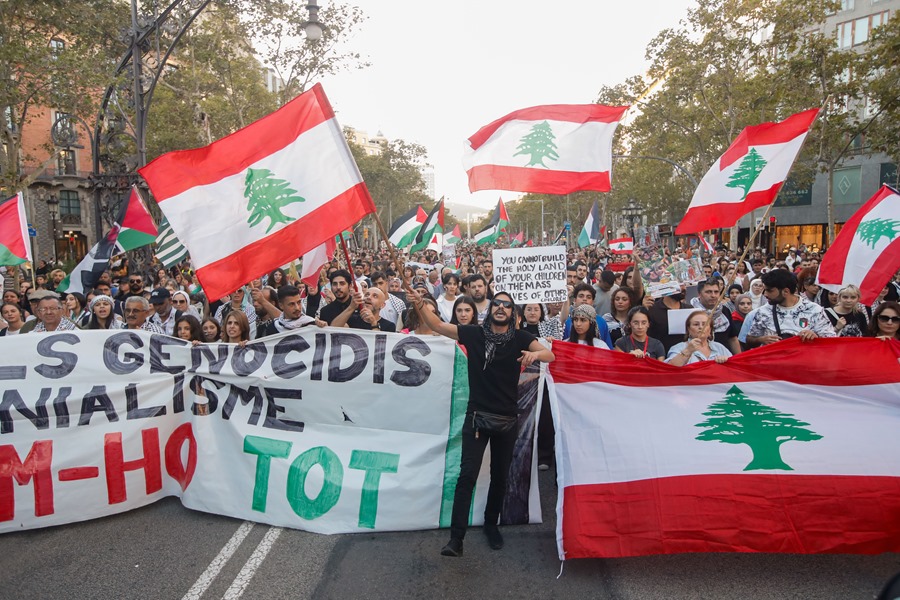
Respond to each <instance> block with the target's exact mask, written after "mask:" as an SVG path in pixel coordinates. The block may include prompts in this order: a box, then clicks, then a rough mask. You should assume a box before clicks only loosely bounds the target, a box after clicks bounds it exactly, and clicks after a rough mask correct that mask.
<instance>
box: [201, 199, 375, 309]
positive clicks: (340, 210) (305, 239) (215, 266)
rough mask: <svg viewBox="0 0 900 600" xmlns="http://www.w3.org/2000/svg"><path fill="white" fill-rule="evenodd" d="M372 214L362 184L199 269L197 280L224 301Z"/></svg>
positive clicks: (369, 202) (213, 295)
mask: <svg viewBox="0 0 900 600" xmlns="http://www.w3.org/2000/svg"><path fill="white" fill-rule="evenodd" d="M371 212H374V208H373V207H372V199H371V197H370V196H369V192H368V190H367V189H366V185H365V184H364V183H359V184H357V185H355V186H353V187H352V188H350V189H348V190H347V191H346V192H344V193H342V194H341V195H339V196H337V197H335V198H333V199H331V200H329V201H328V202H327V203H326V204H324V205H323V206H322V207H321V208H318V209H316V210H315V211H314V212H312V213H310V214H308V215H306V216H305V217H303V218H302V219H298V220H296V221H294V222H293V223H291V224H290V225H288V226H287V227H285V228H284V229H281V230H279V231H277V232H275V233H273V234H271V235H269V236H267V237H265V238H263V239H261V240H257V241H256V242H253V243H252V244H250V245H249V246H244V247H243V248H241V249H240V250H239V251H237V252H235V253H234V254H232V255H231V256H228V257H226V258H223V259H221V260H218V261H216V262H214V263H211V264H209V265H206V266H205V267H202V268H200V269H197V278H198V279H199V280H200V285H201V286H202V287H203V289H204V291H206V295H207V297H208V298H210V300H216V299H219V298H222V297H224V296H225V295H226V294H230V293H231V292H233V291H234V290H236V289H237V288H238V287H240V286H241V285H243V284H245V283H247V282H248V281H250V280H251V279H255V278H257V277H261V276H262V275H263V274H264V273H266V272H267V271H271V265H273V264H286V263H289V262H291V261H292V260H295V259H297V258H298V256H300V255H303V254H305V253H306V252H309V251H310V250H312V249H313V248H315V247H317V246H319V245H320V244H321V243H322V242H324V241H325V239H327V237H330V236H333V235H334V233H333V232H334V223H335V222H341V223H343V222H347V221H350V222H356V221H359V220H360V219H362V218H363V217H364V216H366V215H367V214H369V213H371ZM323 234H325V235H326V237H325V238H322V237H321V236H322V235H323ZM297 240H301V241H300V242H298V241H297Z"/></svg>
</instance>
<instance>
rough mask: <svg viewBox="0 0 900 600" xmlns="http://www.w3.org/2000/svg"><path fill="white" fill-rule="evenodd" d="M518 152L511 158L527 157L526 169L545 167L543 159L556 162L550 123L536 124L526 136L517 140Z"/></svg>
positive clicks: (554, 138)
mask: <svg viewBox="0 0 900 600" xmlns="http://www.w3.org/2000/svg"><path fill="white" fill-rule="evenodd" d="M516 150H517V151H518V152H516V153H515V154H513V156H519V155H528V156H530V159H529V161H528V164H527V165H525V166H526V167H535V166H537V165H540V166H542V167H546V166H547V165H545V164H544V159H545V158H546V159H548V160H558V159H559V154H557V152H556V136H555V135H553V128H552V127H550V123H549V122H547V121H543V122H541V123H536V124H535V125H534V126H533V127H532V128H531V131H529V132H528V133H527V134H525V135H524V136H522V139H521V140H519V146H518V147H517V148H516Z"/></svg>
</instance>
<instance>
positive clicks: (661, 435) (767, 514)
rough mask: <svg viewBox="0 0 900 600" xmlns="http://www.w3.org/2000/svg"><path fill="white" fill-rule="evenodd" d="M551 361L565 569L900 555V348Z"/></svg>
mask: <svg viewBox="0 0 900 600" xmlns="http://www.w3.org/2000/svg"><path fill="white" fill-rule="evenodd" d="M553 352H554V354H555V355H556V361H555V362H553V363H551V365H550V373H551V375H552V382H551V384H550V387H549V389H550V394H551V395H550V398H551V406H552V410H553V417H554V420H555V426H556V435H557V438H556V452H557V464H558V465H559V468H558V470H557V477H558V483H559V500H558V505H557V511H558V514H559V519H558V524H557V542H558V547H559V556H560V558H561V559H570V558H587V557H603V558H612V557H624V556H642V555H648V554H674V553H682V552H789V553H804V554H811V553H835V552H840V553H860V554H873V553H880V552H898V551H900V517H898V515H900V436H898V435H897V431H898V430H900V364H898V358H900V342H896V341H890V342H883V341H881V340H875V339H870V338H829V339H821V340H815V341H813V342H801V341H800V340H799V339H797V338H794V339H790V340H785V341H782V342H779V343H777V344H772V345H770V346H765V347H763V348H760V349H758V350H754V351H753V352H748V353H746V354H740V355H738V356H736V357H734V358H731V359H729V360H728V362H726V363H724V364H722V365H718V364H716V363H715V362H714V361H708V362H701V363H697V364H694V365H689V366H687V367H680V368H679V367H673V366H671V365H668V364H665V363H661V362H659V361H655V360H637V359H635V358H633V357H631V356H629V355H627V354H623V353H621V352H609V351H607V350H598V349H595V348H590V347H587V346H580V345H575V344H569V343H565V342H554V343H553ZM795 361H796V362H795ZM800 363H802V364H803V365H804V368H803V369H790V368H785V365H791V364H800ZM848 415H852V417H851V418H848Z"/></svg>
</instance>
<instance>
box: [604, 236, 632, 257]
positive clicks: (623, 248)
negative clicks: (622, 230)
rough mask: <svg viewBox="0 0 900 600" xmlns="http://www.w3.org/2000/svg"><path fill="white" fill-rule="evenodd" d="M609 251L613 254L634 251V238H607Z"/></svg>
mask: <svg viewBox="0 0 900 600" xmlns="http://www.w3.org/2000/svg"><path fill="white" fill-rule="evenodd" d="M609 251H610V252H612V253H613V254H631V253H632V252H633V251H634V238H630V237H626V238H619V239H616V240H609Z"/></svg>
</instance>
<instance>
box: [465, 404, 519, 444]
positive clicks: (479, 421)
mask: <svg viewBox="0 0 900 600" xmlns="http://www.w3.org/2000/svg"><path fill="white" fill-rule="evenodd" d="M518 421H519V416H518V415H513V416H511V417H510V416H507V415H498V414H496V413H489V412H484V411H479V410H477V411H474V412H473V413H472V426H473V427H474V428H475V437H476V438H477V437H478V434H479V433H480V432H482V431H484V432H485V433H488V434H492V433H507V432H509V431H511V430H512V429H513V428H514V427H515V426H516V423H517V422H518Z"/></svg>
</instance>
